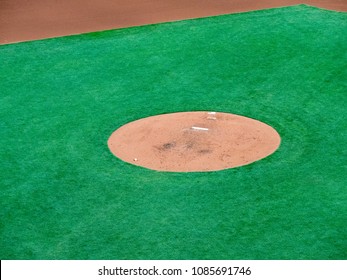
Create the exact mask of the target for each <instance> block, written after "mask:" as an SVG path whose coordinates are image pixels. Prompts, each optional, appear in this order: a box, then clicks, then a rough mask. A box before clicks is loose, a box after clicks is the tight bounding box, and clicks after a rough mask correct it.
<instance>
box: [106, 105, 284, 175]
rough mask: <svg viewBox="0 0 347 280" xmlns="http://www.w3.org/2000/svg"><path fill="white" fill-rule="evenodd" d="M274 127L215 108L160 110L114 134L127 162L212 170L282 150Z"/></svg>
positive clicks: (112, 143)
mask: <svg viewBox="0 0 347 280" xmlns="http://www.w3.org/2000/svg"><path fill="white" fill-rule="evenodd" d="M280 141H281V139H280V136H279V134H278V133H277V132H276V130H275V129H273V128H272V127H271V126H269V125H267V124H265V123H262V122H260V121H257V120H254V119H250V118H247V117H243V116H239V115H234V114H227V113H219V112H218V113H216V112H182V113H173V114H165V115H157V116H152V117H148V118H144V119H140V120H137V121H134V122H131V123H128V124H126V125H124V126H122V127H120V128H119V129H117V130H116V131H115V132H114V133H113V134H112V135H111V137H110V138H109V140H108V146H109V149H110V150H111V152H112V153H113V154H114V155H115V156H117V157H118V158H120V159H122V160H123V161H126V162H129V163H132V164H135V165H138V166H142V167H146V168H149V169H153V170H160V171H171V172H193V171H212V170H222V169H227V168H233V167H237V166H242V165H246V164H250V163H252V162H254V161H257V160H260V159H262V158H264V157H267V156H268V155H270V154H272V153H273V152H275V151H276V150H277V148H278V147H279V145H280Z"/></svg>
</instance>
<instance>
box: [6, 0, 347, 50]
mask: <svg viewBox="0 0 347 280" xmlns="http://www.w3.org/2000/svg"><path fill="white" fill-rule="evenodd" d="M302 3H305V4H309V5H313V6H317V7H322V8H325V9H331V10H338V11H347V0H204V1H201V0H189V1H187V0H0V44H7V43H14V42H21V41H29V40H37V39H43V38H50V37H57V36H65V35H71V34H80V33H86V32H92V31H100V30H106V29H115V28H122V27H130V26H138V25H145V24H152V23H159V22H168V21H175V20H182V19H188V18H198V17H206V16H212V15H220V14H228V13H236V12H245V11H250V10H259V9H265V8H272V7H281V6H289V5H295V4H302Z"/></svg>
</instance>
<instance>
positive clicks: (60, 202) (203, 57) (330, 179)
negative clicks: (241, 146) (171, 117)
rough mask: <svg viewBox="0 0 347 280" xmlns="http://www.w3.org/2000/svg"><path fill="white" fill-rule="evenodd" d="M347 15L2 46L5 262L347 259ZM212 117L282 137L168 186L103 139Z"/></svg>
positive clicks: (280, 15)
mask: <svg viewBox="0 0 347 280" xmlns="http://www.w3.org/2000/svg"><path fill="white" fill-rule="evenodd" d="M346 35H347V14H346V13H339V12H332V11H326V10H321V9H318V8H313V7H309V6H305V5H299V6H294V7H287V8H280V9H270V10H262V11H257V12H249V13H242V14H233V15H224V16H217V17H209V18H204V19H195V20H186V21H179V22H173V23H165V24H156V25H149V26H143V27H135V28H126V29H120V30H112V31H105V32H96V33H89V34H83V35H78V36H68V37H61V38H54V39H47V40H41V41H32V42H26V43H18V44H11V45H3V46H0V115H1V123H0V131H1V137H0V147H1V150H0V155H1V165H0V167H1V169H0V170H1V171H0V186H1V191H0V193H1V194H0V197H1V210H0V214H1V228H0V248H1V249H0V258H1V259H347V184H346V182H347V175H346V174H347V172H346V171H347V170H346V156H347V152H346V146H345V145H346V143H347V133H346V132H347V120H346V113H347V109H346V108H347V107H346V104H347V95H346V93H347V92H346V91H347V36H346ZM195 110H213V111H222V112H228V113H234V114H239V115H243V116H247V117H250V118H255V119H258V120H260V121H262V122H265V123H267V124H269V125H271V126H272V127H274V128H275V129H276V130H277V131H278V132H279V134H280V135H281V137H282V143H281V146H280V148H279V149H278V150H277V151H276V152H275V153H274V154H273V155H271V156H269V157H267V158H265V159H263V160H261V161H258V162H255V163H253V164H251V165H247V166H243V167H239V168H235V169H229V170H224V171H219V172H206V173H167V172H157V171H152V170H147V169H144V168H141V167H137V166H134V165H130V164H127V163H124V162H122V161H121V160H119V159H117V158H116V157H114V156H113V155H112V154H111V153H110V152H109V150H108V147H107V139H108V138H109V136H110V135H111V133H112V132H113V131H114V130H115V129H117V128H118V127H120V126H121V125H123V124H125V123H127V122H130V121H133V120H136V119H139V118H143V117H147V116H152V115H157V114H162V113H171V112H180V111H195Z"/></svg>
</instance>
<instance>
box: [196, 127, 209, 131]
mask: <svg viewBox="0 0 347 280" xmlns="http://www.w3.org/2000/svg"><path fill="white" fill-rule="evenodd" d="M192 129H194V130H203V131H207V130H208V128H205V127H198V126H192Z"/></svg>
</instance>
